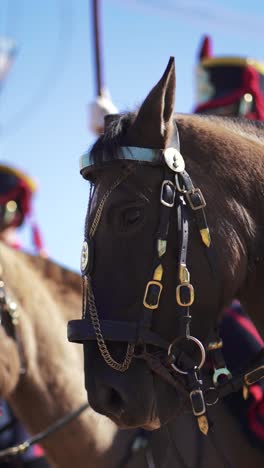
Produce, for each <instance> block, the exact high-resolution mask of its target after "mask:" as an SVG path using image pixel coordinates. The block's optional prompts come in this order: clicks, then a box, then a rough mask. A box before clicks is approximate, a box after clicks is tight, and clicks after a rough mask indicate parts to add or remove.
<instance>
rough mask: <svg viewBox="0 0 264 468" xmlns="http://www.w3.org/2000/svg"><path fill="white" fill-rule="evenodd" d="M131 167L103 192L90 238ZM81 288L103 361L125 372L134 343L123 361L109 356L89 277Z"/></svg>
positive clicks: (131, 356)
mask: <svg viewBox="0 0 264 468" xmlns="http://www.w3.org/2000/svg"><path fill="white" fill-rule="evenodd" d="M133 169H134V167H133V166H129V167H128V168H127V170H126V171H125V172H124V173H123V175H122V176H121V177H119V178H118V179H117V180H116V181H115V182H114V183H113V185H112V186H111V187H110V188H109V189H108V190H107V191H106V192H105V194H104V196H103V198H102V200H101V202H100V204H99V206H98V208H97V211H96V213H95V217H94V219H93V222H92V225H91V227H90V231H89V236H90V238H92V237H94V235H95V233H96V230H97V227H98V225H99V222H100V219H101V216H102V212H103V209H104V206H105V203H106V201H107V199H108V197H109V196H110V194H111V193H112V192H113V191H114V190H115V189H116V188H117V187H118V186H119V185H120V184H121V183H122V182H123V181H124V180H125V179H126V178H127V177H128V176H129V175H130V174H131V172H132V170H133ZM83 289H84V290H86V299H87V305H88V310H89V314H90V317H91V321H92V324H93V328H94V332H95V336H96V341H97V345H98V348H99V351H100V353H101V355H102V357H103V359H104V361H105V362H106V364H108V366H110V367H112V368H113V369H115V370H117V371H119V372H125V371H126V370H127V369H128V368H129V366H130V364H131V361H132V359H133V355H134V350H135V345H134V344H128V345H127V351H126V355H125V358H124V360H123V362H117V361H116V360H115V359H114V358H113V357H112V356H111V354H110V352H109V350H108V347H107V345H106V342H105V339H104V337H103V334H102V330H101V325H100V320H99V317H98V311H97V308H96V304H95V298H94V294H93V290H92V285H91V281H90V278H89V279H88V278H87V277H86V278H84V283H83Z"/></svg>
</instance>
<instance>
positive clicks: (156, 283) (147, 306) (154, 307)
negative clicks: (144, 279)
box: [143, 280, 163, 310]
mask: <svg viewBox="0 0 264 468" xmlns="http://www.w3.org/2000/svg"><path fill="white" fill-rule="evenodd" d="M151 286H158V288H159V292H158V297H157V300H156V303H155V304H149V303H148V302H147V298H148V294H149V289H150V287H151ZM162 288H163V286H162V284H161V283H160V282H159V281H154V280H151V281H149V282H148V284H147V286H146V290H145V294H144V299H143V304H144V306H145V307H146V308H147V309H151V310H153V309H157V308H158V307H159V300H160V295H161V291H162Z"/></svg>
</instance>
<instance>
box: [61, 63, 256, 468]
mask: <svg viewBox="0 0 264 468" xmlns="http://www.w3.org/2000/svg"><path fill="white" fill-rule="evenodd" d="M174 93H175V72H174V63H173V61H170V63H169V65H168V67H167V69H166V71H165V73H164V75H163V77H162V78H161V80H160V81H159V82H158V84H157V85H156V86H155V87H154V88H153V89H152V91H151V92H150V93H149V95H148V96H147V98H146V99H145V101H144V102H143V104H142V106H141V107H140V109H139V111H138V112H137V113H131V114H125V115H122V116H112V117H108V118H107V119H106V125H105V133H104V135H102V137H100V138H99V139H98V141H97V142H96V143H95V145H94V147H93V149H92V151H91V154H90V159H89V156H87V159H86V161H85V160H83V161H84V163H83V166H82V173H83V175H84V177H85V178H86V179H88V180H90V181H91V182H92V183H93V184H94V190H93V193H92V198H91V203H90V207H89V212H88V215H89V216H88V217H87V220H86V233H85V238H86V244H85V248H84V250H83V271H84V276H85V278H86V277H87V280H85V281H86V283H85V285H86V302H84V320H83V321H82V322H79V323H78V324H77V323H76V324H74V323H73V324H70V325H69V338H70V339H71V340H72V341H81V342H84V357H85V383H86V388H87V390H88V395H89V400H90V403H91V405H92V407H93V408H94V409H95V410H96V411H98V412H99V413H102V414H105V415H107V416H109V417H110V418H111V419H112V420H113V421H114V422H116V423H117V424H118V425H119V426H121V427H126V428H128V427H138V426H141V427H145V428H147V429H157V428H159V427H161V426H163V425H164V424H166V423H167V422H168V421H171V420H172V418H173V417H176V416H177V415H178V413H179V411H182V410H183V407H184V405H185V404H186V403H187V404H188V402H187V400H186V394H185V393H184V391H181V390H182V388H181V386H180V385H179V386H178V387H177V383H176V382H177V381H179V382H181V377H180V376H177V375H176V379H175V381H174V385H169V384H168V379H167V381H166V380H165V379H162V378H161V377H160V375H159V374H156V372H153V371H152V370H153V369H151V367H150V366H148V364H149V361H150V359H149V361H147V363H146V362H144V360H143V359H137V358H141V357H142V356H143V357H145V356H146V351H147V352H148V356H154V357H155V356H158V357H159V356H163V355H164V354H167V353H166V352H165V353H164V351H163V349H164V348H165V349H166V346H165V345H166V343H167V344H168V345H167V349H166V351H167V350H168V348H169V344H170V343H173V342H174V340H175V337H177V329H178V326H179V323H178V321H179V315H178V314H177V307H176V305H175V287H176V285H177V268H178V261H179V259H178V252H179V243H178V241H179V229H178V228H177V216H176V215H175V210H174V209H173V213H174V216H173V215H172V219H171V223H170V229H169V233H168V238H167V246H166V247H167V250H166V255H165V256H164V258H162V266H163V284H162V288H161V287H159V294H160V297H159V295H158V298H157V294H156V292H157V291H152V292H153V293H154V295H155V294H156V296H155V297H156V299H157V300H156V299H155V300H156V302H157V304H158V308H157V310H154V311H153V316H152V318H151V322H150V319H149V318H148V315H147V312H146V310H144V309H143V305H144V307H145V309H149V308H150V307H146V303H147V306H149V305H150V304H151V300H152V298H151V299H149V298H148V297H147V295H146V293H149V289H148V286H147V288H146V285H148V284H149V283H148V282H151V281H150V280H152V276H151V275H152V274H153V268H154V267H155V268H157V265H158V264H157V263H155V262H154V267H153V261H154V260H155V261H156V260H157V259H156V257H155V252H156V249H157V247H156V245H157V238H158V235H159V228H160V224H159V221H160V218H159V214H160V203H161V198H162V197H161V186H162V182H163V181H164V173H165V167H166V166H165V164H164V160H163V159H162V155H163V153H164V150H165V149H166V148H168V147H171V146H172V145H171V144H170V140H171V139H172V137H173V135H174V132H175V124H176V126H177V129H178V134H179V139H180V145H181V154H182V156H183V159H184V161H185V165H186V169H187V171H188V173H189V174H190V177H191V179H192V181H193V183H194V186H195V187H199V188H200V189H201V190H202V193H203V195H204V198H205V200H206V205H207V206H206V216H207V223H208V228H209V229H210V233H211V236H212V239H213V245H214V250H215V252H216V254H217V266H216V270H217V279H218V281H217V286H216V282H215V278H214V275H213V274H212V269H211V265H210V263H209V262H208V258H207V255H206V254H205V250H206V249H204V246H203V245H202V242H201V238H200V235H199V230H197V226H196V217H195V216H194V213H193V212H192V211H190V217H189V245H188V270H189V272H190V274H191V281H192V285H193V287H194V291H195V300H194V303H193V305H192V309H191V315H192V320H191V326H190V328H191V335H192V336H194V337H196V339H197V340H199V343H204V344H205V343H206V340H207V338H208V335H209V333H210V332H211V330H212V329H213V328H214V327H215V324H216V323H217V321H218V319H219V317H220V314H221V311H222V310H223V307H224V306H225V305H228V304H229V303H230V302H231V300H232V299H233V298H234V297H237V298H238V299H239V300H240V301H241V303H242V304H243V307H244V308H245V310H247V311H248V313H250V314H251V316H252V311H253V314H254V316H252V318H253V320H254V322H255V324H256V325H257V327H258V329H259V331H260V332H261V333H262V336H264V333H263V332H264V329H263V325H264V320H263V306H264V296H263V292H262V276H263V270H264V262H263V259H264V242H263V234H264V232H263V226H264V220H263V207H262V205H263V203H262V196H263V184H264V145H263V144H264V126H263V125H262V124H260V123H251V122H245V121H233V120H232V121H231V120H230V119H224V118H216V117H200V116H197V115H196V116H189V115H176V116H174V112H173V110H174ZM145 150H148V152H147V151H145ZM144 151H145V152H144ZM137 152H138V154H139V156H138V157H137ZM146 153H147V154H148V157H149V154H150V153H151V154H152V160H148V163H146V157H147V156H146ZM128 154H129V155H128ZM164 154H165V153H164ZM133 158H134V160H133ZM144 158H145V159H144ZM180 161H181V160H180ZM149 163H150V164H149ZM180 188H181V187H180ZM183 192H184V191H183ZM206 242H207V244H208V245H211V244H210V238H209V237H207V240H206ZM206 242H204V243H205V244H206ZM87 252H88V254H89V258H88V255H87ZM160 257H162V254H161V255H160ZM153 259H154V260H153ZM87 265H88V266H87ZM155 274H156V276H154V277H153V278H154V281H152V285H154V286H157V283H160V281H161V280H160V276H162V275H161V274H160V270H159V271H158V270H155ZM157 278H158V279H157ZM142 303H143V304H142ZM155 304H156V303H155ZM89 315H90V318H89ZM149 317H150V314H149ZM149 322H150V325H151V326H149ZM146 323H147V325H146ZM100 324H101V325H100ZM99 326H100V327H101V328H100V327H99ZM145 326H146V327H148V334H147V333H146V332H144V333H145V334H144V335H143V336H144V337H147V340H148V341H144V339H143V341H142V340H141V341H140V340H139V339H138V338H139V334H138V335H137V332H139V331H142V328H144V327H145ZM122 331H123V334H122ZM125 337H127V338H125ZM96 341H97V342H96ZM127 343H129V346H128V347H127ZM142 343H143V349H142ZM199 346H200V345H199ZM98 348H99V349H98ZM198 348H199V347H198ZM199 349H200V348H199ZM199 349H194V350H192V352H193V359H194V361H195V362H199V359H198V358H196V354H199ZM142 351H143V352H142ZM177 367H178V366H177ZM187 373H188V372H187ZM176 374H177V372H176ZM183 386H184V385H183ZM185 390H186V389H185ZM209 411H210V410H209ZM211 411H212V414H213V413H214V411H215V410H214V409H212V410H211ZM220 414H221V413H220ZM176 421H177V419H176V420H175V424H174V427H175V426H176ZM230 428H231V425H230V426H229V429H230ZM219 433H220V434H221V430H219ZM237 435H238V434H237V432H236V431H235V432H233V431H232V429H231V432H228V433H227V439H226V442H227V443H228V442H229V441H231V447H229V450H230V456H231V458H232V459H233V460H234V461H235V463H237V465H236V466H240V467H248V466H249V463H251V462H250V461H249V460H251V461H252V456H253V453H254V452H253V451H251V453H250V455H249V457H248V458H247V459H246V458H245V457H244V456H240V455H241V454H240V449H239V447H238V450H237V451H236V453H235V454H233V456H232V454H231V452H232V448H234V440H237V439H236V437H237ZM231 436H234V438H233V439H232V438H231ZM242 443H243V442H242ZM232 446H233V447H232ZM262 462H263V455H262V454H260V456H259V458H258V459H256V460H255V465H254V466H261V463H262ZM204 466H208V467H209V466H215V465H204Z"/></svg>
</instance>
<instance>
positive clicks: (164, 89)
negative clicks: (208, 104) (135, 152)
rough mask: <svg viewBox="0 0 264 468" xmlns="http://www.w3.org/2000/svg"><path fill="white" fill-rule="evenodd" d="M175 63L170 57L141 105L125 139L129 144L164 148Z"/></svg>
mask: <svg viewBox="0 0 264 468" xmlns="http://www.w3.org/2000/svg"><path fill="white" fill-rule="evenodd" d="M175 82H176V80H175V65H174V58H173V57H171V58H170V60H169V63H168V65H167V68H166V70H165V72H164V74H163V76H162V78H161V79H160V81H159V82H158V83H157V84H156V86H155V87H154V88H153V89H152V90H151V91H150V93H149V95H148V96H147V97H146V99H145V101H144V102H143V104H142V105H141V107H140V109H139V111H138V114H137V116H136V118H135V120H134V122H133V124H132V125H131V127H130V128H129V130H128V132H127V134H126V136H125V141H126V144H128V145H131V146H142V147H149V148H164V147H165V146H166V141H167V139H168V138H169V134H170V129H171V127H172V119H173V112H174V101H175Z"/></svg>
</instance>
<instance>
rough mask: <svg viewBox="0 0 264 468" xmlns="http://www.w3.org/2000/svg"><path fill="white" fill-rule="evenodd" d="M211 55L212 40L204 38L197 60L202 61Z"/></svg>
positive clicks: (207, 37) (208, 37)
mask: <svg viewBox="0 0 264 468" xmlns="http://www.w3.org/2000/svg"><path fill="white" fill-rule="evenodd" d="M212 55H213V53H212V39H211V37H210V36H204V38H203V39H202V44H201V47H200V52H199V58H200V60H202V59H204V58H210V57H212Z"/></svg>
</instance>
